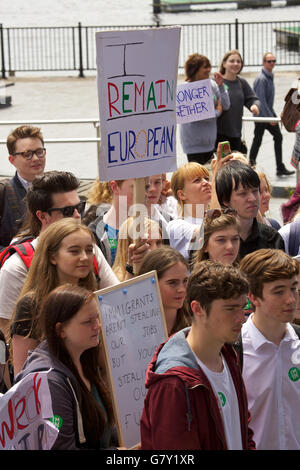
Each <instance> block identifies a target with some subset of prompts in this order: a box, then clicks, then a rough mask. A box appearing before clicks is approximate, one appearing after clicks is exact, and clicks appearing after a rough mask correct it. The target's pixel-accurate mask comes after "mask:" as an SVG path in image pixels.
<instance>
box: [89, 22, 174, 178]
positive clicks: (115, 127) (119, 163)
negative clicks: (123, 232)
mask: <svg viewBox="0 0 300 470" xmlns="http://www.w3.org/2000/svg"><path fill="white" fill-rule="evenodd" d="M179 43H180V27H170V28H151V29H141V30H130V31H109V32H107V31H106V32H99V33H96V54H97V86H98V101H99V112H100V130H101V148H100V156H99V179H100V181H108V180H111V179H116V180H118V179H128V178H140V177H144V176H150V175H154V174H159V173H164V172H170V171H171V172H172V171H175V170H176V168H177V166H176V86H177V72H178V54H179Z"/></svg>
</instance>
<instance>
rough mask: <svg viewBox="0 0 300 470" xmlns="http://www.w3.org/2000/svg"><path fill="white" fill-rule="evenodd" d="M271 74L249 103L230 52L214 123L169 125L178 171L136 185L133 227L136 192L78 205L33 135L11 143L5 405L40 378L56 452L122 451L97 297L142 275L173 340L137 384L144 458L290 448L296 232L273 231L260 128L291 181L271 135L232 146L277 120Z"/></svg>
mask: <svg viewBox="0 0 300 470" xmlns="http://www.w3.org/2000/svg"><path fill="white" fill-rule="evenodd" d="M274 65H275V57H274V55H273V54H271V53H270V52H268V53H266V54H265V55H264V57H263V68H262V72H261V74H260V75H259V77H258V79H257V81H256V82H255V85H254V89H252V88H251V87H250V85H249V84H248V82H247V81H246V80H245V79H244V78H241V77H240V76H239V73H240V72H241V70H242V67H243V60H242V57H241V55H240V53H239V51H237V50H233V51H229V52H228V53H227V54H225V56H224V58H223V59H222V62H221V66H220V70H219V72H216V73H215V75H214V79H212V80H211V84H212V90H213V94H214V103H215V110H216V115H215V117H214V118H210V119H207V120H201V121H194V122H192V123H186V124H182V125H181V126H180V139H181V142H182V146H183V149H184V151H185V153H186V156H187V162H186V163H185V164H183V165H182V166H180V167H179V168H178V169H177V170H176V171H175V172H174V173H173V174H172V176H171V178H170V180H168V179H167V177H166V174H158V175H153V176H151V177H147V178H145V195H144V197H145V199H144V206H145V211H144V213H142V215H140V218H139V223H138V224H137V219H136V217H135V216H133V215H132V212H131V209H132V207H133V205H134V203H135V201H134V184H135V182H134V179H127V180H112V181H107V182H101V181H99V179H96V180H95V181H94V183H93V185H92V187H91V189H90V192H89V193H88V195H87V197H86V198H82V197H80V196H79V194H78V188H79V180H78V179H77V177H76V176H75V175H73V174H72V173H71V172H62V171H55V170H53V171H47V172H45V163H46V149H45V147H44V138H43V135H42V132H41V130H40V129H38V128H35V127H32V126H28V125H24V126H21V127H18V128H16V129H15V130H13V131H12V132H11V133H10V135H9V136H8V138H7V148H8V153H9V160H10V162H11V163H12V165H14V166H15V168H16V174H15V176H14V177H13V178H12V179H11V180H10V181H8V182H5V183H3V184H4V192H3V193H2V199H3V200H2V201H1V206H2V214H1V219H0V245H1V249H2V251H1V252H0V384H1V385H0V386H1V388H0V391H1V392H2V394H4V396H5V393H7V392H8V391H9V389H10V387H11V386H12V385H13V384H17V383H19V382H20V381H21V380H22V379H23V378H24V377H26V376H27V375H28V374H29V373H32V372H36V371H43V370H50V372H49V378H48V381H49V390H50V394H51V399H52V407H53V413H54V415H57V416H60V417H61V418H62V424H61V427H60V429H59V433H58V437H57V439H56V441H55V443H54V445H53V449H64V450H67V449H82V448H87V449H99V450H100V449H119V450H121V449H122V448H121V447H120V443H119V441H118V435H117V431H116V419H115V416H114V412H113V406H112V397H111V395H110V391H109V390H110V389H109V383H108V373H107V370H106V364H105V360H104V355H103V354H104V351H103V349H102V346H101V344H100V342H99V334H100V328H101V325H100V317H99V310H98V304H97V298H96V297H95V295H94V292H95V291H96V290H98V289H102V288H105V287H109V286H114V285H117V284H119V283H120V282H123V281H125V280H127V279H131V278H133V277H135V276H137V275H142V274H145V273H147V272H150V271H153V270H155V271H156V272H157V278H158V284H159V289H160V293H161V300H162V306H163V312H162V314H163V315H164V317H165V322H166V326H167V333H168V339H167V340H166V341H165V342H164V343H163V344H161V345H160V346H159V347H158V348H157V350H156V351H155V354H154V356H153V358H152V360H150V361H149V365H148V369H147V372H146V382H145V385H146V389H147V394H146V397H145V401H144V409H143V412H142V415H141V421H140V438H141V442H140V449H142V450H157V449H173V450H181V449H194V450H195V449H201V450H219V449H220V450H225V449H229V450H242V449H244V450H249V449H263V450H292V449H300V427H299V424H298V418H297V416H298V409H300V406H299V404H300V388H299V387H300V385H299V384H300V364H299V363H300V355H299V353H300V340H299V338H300V327H299V326H298V324H299V323H300V314H299V309H298V307H297V306H298V292H299V287H298V283H299V280H300V266H299V262H300V260H299V261H298V259H297V255H299V247H300V230H299V233H297V232H295V231H294V229H293V224H295V223H296V222H297V220H300V219H297V218H296V219H295V221H291V220H289V221H287V224H285V225H283V226H282V227H281V225H282V223H281V222H280V221H277V220H274V219H273V218H271V217H269V215H268V210H269V201H270V198H271V192H272V189H271V186H270V183H269V181H268V177H267V175H266V174H264V173H258V172H257V171H256V170H255V161H256V156H257V153H258V149H259V146H260V144H261V140H262V137H263V133H264V130H268V131H269V132H270V133H271V134H272V135H273V137H274V144H275V158H276V163H277V175H278V176H282V175H288V174H292V173H293V172H291V171H288V170H287V169H286V167H285V166H284V164H283V162H282V145H281V142H282V136H281V134H280V130H279V127H278V125H277V124H276V123H275V124H274V123H269V124H264V125H258V124H257V125H255V134H254V140H253V144H252V147H251V150H250V154H249V158H248V156H247V149H245V145H244V143H243V140H242V136H241V128H242V114H243V107H244V106H246V107H247V108H248V109H249V110H250V111H251V112H252V113H253V114H254V115H258V116H260V115H263V116H270V117H272V116H275V113H274V110H273V100H274V88H273V74H272V70H273V67H274ZM210 71H211V65H210V61H209V59H208V58H207V57H204V56H202V55H200V54H192V55H191V56H190V57H189V58H188V60H187V61H186V65H185V72H186V80H187V81H198V80H202V79H207V78H209V77H210ZM270 83H271V85H269V84H270ZM224 141H228V142H229V143H230V148H231V151H230V153H229V154H228V155H226V156H225V157H224V158H223V156H222V153H221V147H220V145H219V143H220V142H224ZM299 205H300V204H299ZM295 212H296V210H294V213H295ZM287 227H288V229H287ZM287 233H288V236H287ZM289 239H290V240H289ZM291 239H293V245H295V246H296V252H295V253H293V254H292V253H291V248H289V245H290V247H291V244H292V241H291ZM0 400H1V396H0ZM299 413H300V411H299ZM299 421H300V415H299Z"/></svg>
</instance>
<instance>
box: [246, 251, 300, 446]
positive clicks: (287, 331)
mask: <svg viewBox="0 0 300 470" xmlns="http://www.w3.org/2000/svg"><path fill="white" fill-rule="evenodd" d="M240 270H241V271H242V272H243V274H245V275H246V276H247V278H248V281H249V286H250V288H249V299H250V301H251V303H252V305H253V307H254V313H252V315H251V316H250V317H249V318H248V320H247V322H246V323H245V324H244V325H243V328H242V334H241V340H240V341H239V342H238V343H239V344H240V345H242V348H240V349H241V350H242V351H243V360H242V362H243V378H244V382H245V387H246V391H247V396H248V401H249V411H250V413H251V427H252V429H253V431H254V440H255V442H256V445H257V449H261V450H295V449H297V450H299V449H300V427H299V422H300V380H299V379H300V341H299V336H298V335H299V331H298V333H296V331H297V330H299V327H297V326H295V325H292V324H291V323H290V322H292V321H293V319H294V318H295V315H296V308H297V302H298V280H297V276H298V274H299V263H298V261H296V260H295V259H293V258H291V257H290V256H288V255H287V254H286V253H284V252H283V251H281V250H270V249H262V250H258V251H256V252H254V253H251V254H249V255H247V256H246V257H245V258H244V259H243V260H242V262H241V264H240Z"/></svg>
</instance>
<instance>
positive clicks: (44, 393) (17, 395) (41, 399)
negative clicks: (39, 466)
mask: <svg viewBox="0 0 300 470" xmlns="http://www.w3.org/2000/svg"><path fill="white" fill-rule="evenodd" d="M48 373H49V371H47V372H36V373H32V374H28V375H27V376H26V377H24V379H22V380H21V381H20V382H18V383H17V384H15V385H14V386H13V387H12V388H10V389H9V390H8V391H7V392H6V393H5V394H4V395H2V397H1V398H0V450H4V449H6V450H49V449H51V447H52V446H53V444H54V442H55V440H56V438H57V434H58V432H59V431H58V429H57V428H56V427H55V426H54V424H52V422H50V421H49V418H52V419H53V411H52V401H51V395H50V390H49V385H48V378H47V376H48Z"/></svg>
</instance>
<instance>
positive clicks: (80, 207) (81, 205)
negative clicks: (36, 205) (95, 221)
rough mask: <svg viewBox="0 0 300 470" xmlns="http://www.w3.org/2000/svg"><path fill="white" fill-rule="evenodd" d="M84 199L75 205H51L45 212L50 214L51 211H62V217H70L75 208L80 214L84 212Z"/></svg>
mask: <svg viewBox="0 0 300 470" xmlns="http://www.w3.org/2000/svg"><path fill="white" fill-rule="evenodd" d="M85 204H86V201H81V202H79V203H78V204H76V206H65V207H52V208H51V209H48V210H47V211H46V212H47V213H48V214H49V215H51V212H53V211H59V212H61V213H62V215H63V217H72V215H73V214H74V211H75V209H76V210H77V211H78V212H79V214H80V215H82V214H83V213H84V209H85Z"/></svg>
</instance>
